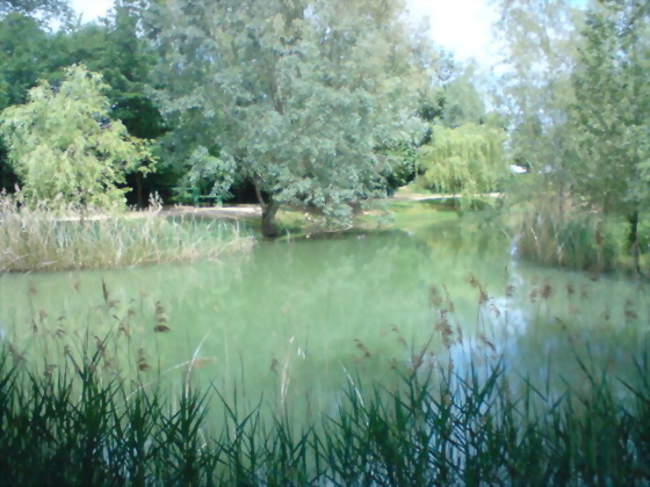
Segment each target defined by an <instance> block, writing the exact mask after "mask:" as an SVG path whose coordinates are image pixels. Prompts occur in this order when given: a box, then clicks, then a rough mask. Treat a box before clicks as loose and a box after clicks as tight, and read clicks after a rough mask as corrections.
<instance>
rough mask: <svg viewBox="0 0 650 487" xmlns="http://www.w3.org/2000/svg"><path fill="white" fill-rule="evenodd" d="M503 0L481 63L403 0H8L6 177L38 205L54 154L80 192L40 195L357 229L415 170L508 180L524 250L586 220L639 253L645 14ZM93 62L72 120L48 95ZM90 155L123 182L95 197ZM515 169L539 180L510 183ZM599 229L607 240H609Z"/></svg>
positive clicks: (638, 6)
mask: <svg viewBox="0 0 650 487" xmlns="http://www.w3.org/2000/svg"><path fill="white" fill-rule="evenodd" d="M494 5H495V8H497V9H498V10H499V17H498V18H499V21H498V25H497V28H498V29H497V30H498V32H499V33H500V36H501V42H502V51H501V52H502V53H503V59H502V60H501V61H502V62H501V67H500V69H499V70H498V71H496V73H492V74H490V75H485V74H481V73H480V72H479V71H478V70H477V69H476V67H475V66H473V65H472V64H471V63H466V64H461V63H458V62H455V61H454V58H453V55H452V54H450V53H445V52H444V51H443V50H441V49H439V48H438V47H436V46H435V45H433V44H432V42H431V40H430V37H429V36H428V33H427V32H426V31H425V30H422V29H417V28H415V27H414V26H413V25H411V24H408V23H407V22H406V21H405V20H404V19H405V13H404V11H403V5H402V2H399V1H398V0H386V1H383V2H380V3H378V2H376V1H372V0H355V1H354V2H349V1H343V0H291V1H289V0H269V1H264V2H261V1H259V0H247V1H243V2H242V1H235V0H228V1H222V2H218V3H215V2H209V1H207V0H196V1H193V2H186V1H180V0H170V1H166V2H156V1H146V0H117V1H116V3H115V6H114V8H113V10H112V11H111V12H110V14H109V15H108V16H107V17H106V18H105V19H102V20H101V21H99V22H95V23H91V24H80V23H79V22H78V21H75V20H74V16H73V14H72V12H71V10H70V7H69V6H68V4H67V3H66V2H64V1H62V0H38V1H34V0H30V1H27V0H3V1H0V108H1V109H6V108H8V107H14V108H11V109H9V110H5V111H3V112H2V115H1V116H0V122H1V123H0V126H1V127H4V128H2V129H1V130H0V132H1V135H0V137H1V138H2V139H1V140H0V146H1V148H0V185H2V187H4V188H6V189H7V190H9V191H11V190H12V189H13V188H14V186H15V184H16V183H19V184H21V186H22V187H23V188H25V187H27V188H26V189H29V190H30V191H31V193H30V194H32V195H33V197H34V198H39V199H40V200H43V199H46V193H47V192H46V191H45V190H44V189H39V190H38V191H36V190H34V188H35V186H34V184H33V183H32V182H31V181H33V180H34V178H40V179H41V180H43V179H45V180H46V182H48V184H49V182H50V181H55V180H59V183H60V184H62V185H63V183H62V182H61V181H60V180H61V179H62V178H56V177H49V178H45V177H44V176H43V174H45V173H47V171H43V170H42V168H43V167H44V165H45V164H49V169H48V170H49V171H50V172H52V171H53V173H56V174H59V175H60V174H65V175H66V176H65V179H66V181H65V183H66V184H65V185H63V186H65V187H66V188H67V189H66V190H65V191H64V190H61V189H60V188H59V187H49V189H48V191H50V193H57V194H68V195H72V194H76V195H77V200H79V201H80V202H81V203H82V204H83V203H85V202H88V201H91V200H92V201H96V200H97V199H98V198H96V195H97V194H98V193H101V192H110V191H114V190H115V189H116V188H117V189H126V190H127V191H126V196H127V198H128V202H129V203H130V204H138V205H144V204H146V201H147V199H148V195H149V194H151V193H153V192H154V191H155V192H157V193H158V194H160V195H161V196H162V198H163V199H164V200H165V201H166V202H181V203H184V202H192V201H194V202H196V201H197V197H198V196H200V195H203V196H210V197H212V198H213V199H216V200H221V201H228V200H232V199H238V200H240V201H242V200H248V201H257V202H259V203H261V205H262V209H263V229H264V233H265V234H267V235H273V234H274V233H275V232H276V230H275V226H274V217H275V214H276V212H277V210H278V208H280V207H281V206H287V205H288V206H293V207H300V208H304V209H307V210H309V211H312V212H318V213H320V214H321V215H323V217H324V218H325V219H326V220H327V221H330V222H342V221H343V222H345V221H348V220H349V219H350V217H351V215H352V213H353V212H354V211H355V210H356V209H357V208H358V207H359V203H360V202H362V201H363V200H365V199H368V198H371V197H377V196H382V195H386V194H390V193H391V192H392V191H393V190H394V189H395V188H396V187H398V186H401V185H404V184H407V183H409V182H411V181H414V180H415V182H414V185H415V186H416V187H418V188H420V189H424V190H431V191H440V192H454V193H456V192H461V193H465V194H466V195H468V196H471V195H476V194H481V193H486V192H490V191H495V190H499V191H503V190H505V189H507V190H508V194H509V195H511V196H515V197H516V196H520V198H515V200H514V201H515V203H518V202H521V201H524V202H527V203H530V202H531V201H534V204H533V206H534V208H535V210H536V211H537V215H536V216H535V217H531V218H529V219H528V220H527V222H536V223H535V225H538V227H533V226H530V225H529V226H528V227H527V228H526V231H525V232H524V233H526V232H528V235H529V236H531V239H532V240H531V247H532V246H533V244H534V245H538V244H537V243H535V241H534V240H535V238H536V237H535V235H538V234H541V233H545V234H548V235H551V236H553V239H555V243H552V244H553V245H555V244H557V245H556V248H557V252H555V254H556V257H557V258H556V259H555V260H557V261H559V262H560V263H562V255H561V254H562V247H563V244H561V243H558V242H560V240H561V235H560V234H561V233H562V232H563V231H564V230H566V228H570V227H571V225H569V224H568V223H567V224H565V222H567V221H569V220H571V217H572V216H573V215H576V214H579V213H580V214H585V213H586V214H589V215H594V216H595V217H596V218H601V219H606V218H609V217H610V216H612V215H615V216H620V215H623V216H624V217H625V219H626V220H627V222H628V223H627V225H628V229H629V232H628V233H629V235H628V244H629V248H630V249H631V250H632V253H633V255H634V256H635V259H636V261H637V268H638V260H639V255H640V254H641V253H642V252H643V250H644V245H645V243H644V241H643V240H642V238H641V237H640V230H639V229H640V227H641V226H642V214H643V212H644V211H645V210H647V208H648V205H649V204H650V162H649V161H650V156H649V154H650V142H649V141H650V128H649V120H650V92H649V90H650V82H649V79H648V78H649V72H650V69H649V66H648V60H649V59H650V34H649V25H650V22H649V18H650V7H649V6H648V4H647V2H642V1H640V0H594V1H592V2H588V3H587V4H582V3H581V4H579V5H577V4H575V2H572V1H570V0H554V1H553V2H550V3H549V2H541V1H538V0H516V1H512V0H507V1H506V0H503V1H498V2H496V3H495V4H494ZM81 65H83V66H84V67H85V68H84V69H86V70H87V71H88V74H87V75H85V76H88V77H92V76H93V74H91V73H99V74H101V76H102V80H101V81H98V83H99V84H97V85H96V86H95V89H96V90H98V93H95V94H93V96H84V97H78V99H77V100H76V101H75V103H76V104H75V107H77V108H75V109H78V110H79V113H83V114H84V116H83V117H81V116H80V117H71V116H67V117H66V116H63V115H61V114H59V113H58V112H57V110H56V109H55V108H52V107H54V106H66V107H70V106H72V105H69V104H67V103H68V101H69V100H68V99H65V96H66V95H65V94H63V95H62V94H61V92H60V87H61V86H62V85H63V84H64V81H66V80H67V81H70V79H69V77H71V76H72V75H71V74H70V73H71V70H70V68H69V67H70V66H81ZM64 68H65V69H64ZM66 69H67V71H66ZM66 73H67V74H66ZM80 76H81V75H80ZM66 77H68V78H66ZM81 78H83V76H81ZM39 80H45V81H47V84H45V83H44V82H40V81H39ZM39 83H40V84H39ZM102 83H103V84H102ZM32 89H38V90H40V91H37V92H30V90H32ZM73 91H74V90H73ZM38 93H41V95H42V96H41V95H38ZM39 96H40V98H39ZM61 96H63V97H64V100H63V101H61V100H60V97H61ZM94 96H105V99H100V98H97V100H96V101H97V105H96V106H95V108H91V107H89V106H88V104H85V105H84V104H83V103H80V102H79V100H80V99H83V98H93V97H94ZM37 98H38V103H40V105H36V106H40V108H39V109H38V110H36V111H35V108H34V106H35V105H31V104H32V103H35V102H36V99H37ZM56 100H59V101H56ZM66 100H68V101H66ZM55 102H56V103H58V105H56V103H55ZM50 103H52V104H53V105H52V104H50ZM20 106H22V107H24V108H22V109H19V108H16V107H20ZM67 110H68V112H70V109H69V108H68V109H67ZM36 112H38V113H39V114H40V115H39V116H40V118H38V122H36V121H35V120H37V119H36V118H34V115H33V114H34V113H36ZM59 115H61V116H59ZM82 119H83V120H86V121H87V123H86V124H85V125H84V127H83V128H82V127H80V124H77V126H76V127H75V129H74V130H68V129H67V128H65V124H64V123H63V120H68V121H67V122H65V123H72V122H71V120H82ZM120 124H121V125H120ZM122 127H123V128H122ZM108 128H111V129H112V130H113V133H114V134H117V136H118V138H121V139H122V140H123V141H128V142H131V143H134V144H136V146H137V147H139V148H140V149H138V150H140V152H138V154H139V156H137V157H135V156H134V157H135V159H133V158H132V157H131V156H133V154H134V152H133V151H131V152H128V151H127V152H128V155H129V156H128V157H127V156H125V155H124V154H127V153H122V154H121V155H120V151H119V150H117V149H115V147H116V146H114V145H111V144H104V145H101V144H99V145H97V144H95V142H94V141H95V139H94V137H95V136H91V135H89V134H93V133H94V134H96V135H99V134H104V130H105V129H108ZM75 134H76V135H75ZM73 135H75V136H74V137H73ZM129 138H130V139H129ZM82 140H85V141H86V142H85V143H84V142H81V141H82ZM34 141H38V143H36V142H34ZM88 141H91V142H90V143H88ZM142 141H144V142H142ZM138 144H140V145H138ZM120 147H122V146H120ZM120 150H121V149H120ZM124 150H126V149H124ZM134 150H135V149H134ZM143 150H144V151H143ZM12 154H13V156H12ZM30 161H31V162H30ZM84 161H85V162H84ZM88 161H92V162H93V164H94V166H93V167H99V168H101V167H104V168H108V170H105V171H99V172H98V174H104V175H105V174H108V175H109V177H108V178H107V179H104V180H103V181H102V182H100V183H99V185H97V184H96V185H95V186H94V187H93V188H92V191H93V192H92V194H91V193H89V191H88V186H89V185H90V186H92V184H90V183H89V182H87V181H86V182H83V181H81V179H82V177H81V175H82V174H83V173H84V171H85V169H84V168H87V167H89V166H92V165H93V164H90V163H89V162H88ZM511 164H515V165H517V166H519V168H520V170H526V171H527V172H528V174H527V175H526V176H524V177H520V178H514V177H510V176H509V166H510V165H511ZM86 176H87V175H86ZM111 178H112V179H111ZM86 179H88V178H87V177H86ZM91 179H92V178H91ZM513 179H516V184H515V185H508V182H512V180H513ZM95 180H97V178H95ZM66 191H67V193H66ZM68 197H71V196H68ZM100 199H101V198H100ZM540 222H541V223H540ZM544 222H545V223H544ZM557 222H560V223H559V224H558V223H557ZM599 225H600V223H596V225H595V226H596V227H597V228H600V227H599ZM601 226H602V225H601ZM551 227H552V228H551ZM571 228H572V227H571ZM563 229H564V230H563ZM601 233H602V232H601ZM595 235H596V237H598V238H596V239H595V240H596V244H597V245H596V247H597V246H598V245H600V243H598V242H602V241H604V240H605V238H604V237H603V236H602V235H600V234H599V231H596V233H595ZM599 235H600V236H599ZM550 246H552V245H546V244H545V245H543V247H544V248H549V247H550ZM595 252H596V254H598V253H599V252H600V253H601V254H602V252H601V251H600V250H598V248H596V250H595Z"/></svg>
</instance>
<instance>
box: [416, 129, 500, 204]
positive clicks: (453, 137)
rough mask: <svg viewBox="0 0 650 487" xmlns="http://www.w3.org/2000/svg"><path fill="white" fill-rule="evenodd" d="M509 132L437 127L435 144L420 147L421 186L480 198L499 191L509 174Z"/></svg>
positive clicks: (434, 136) (433, 141)
mask: <svg viewBox="0 0 650 487" xmlns="http://www.w3.org/2000/svg"><path fill="white" fill-rule="evenodd" d="M505 136H506V134H505V132H504V131H503V130H501V129H498V128H494V127H489V126H486V125H474V124H466V125H462V126H460V127H458V128H453V129H452V128H447V127H442V126H434V127H433V135H432V141H431V143H429V144H427V145H424V146H422V147H420V149H419V154H418V165H419V168H420V171H421V172H422V174H421V175H420V176H419V177H418V180H417V184H418V185H420V186H421V187H423V188H426V189H429V190H433V191H438V192H442V193H463V194H465V195H468V196H472V195H474V196H476V195H478V194H480V193H487V192H490V191H495V190H497V189H498V187H499V186H498V185H499V182H500V181H501V180H502V179H503V178H504V177H505V176H506V175H507V174H508V172H507V171H508V165H507V160H506V156H505V153H504V149H503V144H504V142H505Z"/></svg>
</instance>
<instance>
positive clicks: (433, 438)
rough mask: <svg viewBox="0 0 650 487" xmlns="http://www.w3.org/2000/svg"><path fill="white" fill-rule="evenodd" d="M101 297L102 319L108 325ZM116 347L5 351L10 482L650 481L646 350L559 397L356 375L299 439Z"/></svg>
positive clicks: (509, 385)
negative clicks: (383, 381) (118, 356)
mask: <svg viewBox="0 0 650 487" xmlns="http://www.w3.org/2000/svg"><path fill="white" fill-rule="evenodd" d="M106 297H107V303H106V306H100V308H108V309H109V311H108V313H111V314H113V313H114V311H112V310H110V308H111V304H110V301H109V300H108V295H107V294H106ZM125 321H128V317H125V318H124V320H123V321H120V323H121V324H120V325H119V326H121V327H126V326H128V323H127V324H125ZM35 323H36V322H35ZM116 326H117V325H116ZM59 329H60V328H59ZM53 336H56V337H58V338H59V340H60V337H61V336H62V335H59V334H58V333H57V334H54V333H53ZM118 340H119V341H120V342H121V343H120V346H124V347H128V346H130V345H128V344H127V343H126V341H127V340H130V338H128V336H127V335H126V334H125V336H124V337H122V334H121V333H117V334H115V335H113V336H112V337H111V339H110V340H109V339H103V340H102V339H100V338H96V343H95V344H94V345H91V344H90V343H88V342H86V344H85V345H82V346H81V351H80V352H78V351H77V350H76V348H77V347H74V348H72V347H67V346H66V347H65V350H66V351H65V352H64V356H63V357H61V358H60V359H59V362H57V363H52V362H47V361H45V363H44V364H43V365H39V366H38V367H36V366H30V365H29V364H26V363H25V362H26V361H25V358H24V357H23V356H22V354H21V351H19V350H17V349H16V348H15V347H14V346H13V345H12V344H10V343H8V344H5V342H3V344H2V349H1V350H0V397H2V398H3V400H2V401H0V428H1V430H2V432H3V434H2V435H0V478H2V480H3V482H4V483H6V484H7V485H21V486H60V485H93V486H97V487H104V486H114V485H123V486H170V485H179V486H180V485H192V486H212V485H220V486H241V485H246V486H258V485H259V486H269V485H277V486H280V485H282V486H294V485H295V486H306V485H314V486H317V485H345V486H367V485H391V486H414V487H415V486H418V487H419V486H425V485H459V486H474V485H484V484H487V485H520V484H522V485H523V484H525V485H539V486H546V485H581V484H583V483H584V482H585V479H589V480H590V482H591V483H593V484H595V485H601V484H602V485H610V484H611V485H646V484H647V483H648V481H649V480H650V470H649V468H648V464H649V462H650V449H649V448H648V431H650V407H649V405H650V384H649V382H648V378H647V374H648V373H649V372H650V363H649V362H648V356H647V351H646V355H641V356H639V357H637V358H635V362H634V363H635V365H636V368H634V367H633V369H634V371H633V372H632V373H631V374H630V375H631V376H632V380H629V379H628V378H624V379H622V378H621V381H622V382H623V384H624V385H625V387H626V388H625V389H624V388H623V386H622V385H621V384H619V381H618V380H617V379H619V378H617V377H614V376H612V374H611V372H610V371H609V370H608V369H607V368H606V367H602V368H599V367H594V366H593V364H590V363H589V362H586V361H583V360H582V359H581V358H580V357H576V360H577V362H578V363H579V365H580V367H581V369H582V371H583V375H584V377H585V379H584V384H583V385H582V387H580V388H577V387H575V388H572V387H569V386H566V387H565V390H563V391H561V392H560V393H559V394H555V393H554V392H553V391H549V390H545V389H544V388H543V387H542V388H536V387H535V386H534V385H532V384H531V383H530V382H528V381H525V380H511V379H509V378H508V376H507V375H506V370H505V367H504V366H488V367H487V370H486V371H485V372H482V370H481V369H482V368H483V367H486V366H485V364H481V365H480V368H479V365H478V364H476V363H472V364H470V366H469V368H468V370H467V371H466V372H464V373H462V374H461V373H458V374H454V375H452V374H450V373H448V372H447V373H446V372H442V371H436V372H434V373H433V374H432V375H431V376H430V378H429V379H421V378H420V377H419V376H418V375H417V374H409V375H406V376H404V377H403V380H402V383H401V385H400V386H399V387H397V388H395V389H394V390H392V389H391V390H389V389H388V388H386V387H381V386H380V385H377V384H374V385H370V386H364V385H363V384H361V383H360V382H359V381H356V380H353V379H352V378H350V382H349V384H348V385H347V387H345V388H344V389H343V391H341V393H340V394H339V395H338V399H337V400H336V403H337V404H336V406H335V407H334V408H333V411H332V413H331V414H329V415H323V416H322V417H320V418H314V419H313V420H311V421H310V423H311V424H310V425H309V427H308V428H303V429H298V428H297V427H295V424H294V422H293V421H295V418H293V417H292V415H291V413H290V412H289V411H286V410H285V411H283V412H282V413H281V414H277V413H276V414H272V415H271V416H269V415H268V414H265V413H267V412H266V411H265V409H267V408H266V405H258V406H257V407H255V408H252V409H251V410H248V409H244V408H243V407H242V406H241V405H238V403H237V402H236V401H234V402H227V401H226V400H225V399H223V398H222V401H221V402H219V401H214V399H213V397H212V394H211V391H212V389H211V390H210V391H206V392H204V391H201V390H197V388H196V387H194V386H193V385H192V384H191V382H189V379H190V375H191V370H192V367H193V366H194V361H193V360H191V361H189V362H188V363H187V364H183V365H185V366H186V369H187V380H188V382H187V383H186V384H185V386H184V387H183V391H182V392H176V393H173V394H172V395H169V394H165V393H164V390H165V389H164V388H162V387H160V386H159V385H158V384H159V381H156V380H155V379H154V380H151V381H150V380H148V379H147V380H145V379H144V377H146V376H145V372H146V368H148V365H147V364H146V362H143V361H142V360H141V358H142V357H140V358H139V359H138V362H137V366H138V368H139V371H138V380H127V379H126V378H125V377H124V376H123V375H122V373H121V372H120V371H116V370H115V364H112V363H111V362H110V359H109V357H110V356H112V353H113V351H114V349H115V348H116V343H115V342H116V341H118ZM123 344H124V345H123ZM54 348H56V349H60V348H62V347H54ZM132 358H133V359H135V358H136V356H134V357H132ZM134 361H135V360H134ZM39 364H40V361H39ZM145 365H147V367H145ZM450 368H451V367H450ZM184 369H185V367H184ZM183 371H184V372H185V370H183ZM244 386H245V384H242V388H243V387H244ZM214 402H216V403H217V404H216V406H217V407H218V409H220V410H221V411H222V414H223V416H222V417H221V418H220V417H219V416H218V415H215V414H214V410H215V409H217V407H215V404H214ZM310 419H312V418H310ZM215 424H216V425H218V426H219V429H218V430H217V428H215Z"/></svg>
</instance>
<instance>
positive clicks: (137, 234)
mask: <svg viewBox="0 0 650 487" xmlns="http://www.w3.org/2000/svg"><path fill="white" fill-rule="evenodd" d="M160 210H161V208H160V205H159V204H157V203H156V202H155V201H154V202H153V204H152V206H150V208H149V209H147V210H144V211H140V212H135V213H130V214H124V213H119V212H117V213H111V212H108V213H106V212H102V213H99V212H94V211H92V210H90V209H87V208H76V207H72V206H65V205H63V206H61V207H59V208H58V209H57V210H56V211H53V210H52V209H51V208H50V207H45V206H42V205H36V206H28V205H25V204H23V202H22V201H21V196H20V194H18V195H7V194H1V195H0V272H24V271H34V270H52V271H54V270H67V269H85V268H113V267H124V266H132V265H140V264H150V263H160V262H176V261H187V260H192V259H196V258H204V257H205V258H216V257H218V256H219V255H221V254H223V253H224V252H228V251H233V250H241V249H248V248H250V247H251V245H252V239H251V238H247V237H245V236H243V235H242V232H241V231H240V228H239V226H238V225H236V224H233V223H230V222H224V221H211V222H206V221H199V220H196V219H192V218H190V217H176V218H174V219H171V218H166V217H164V216H163V215H162V214H161V212H160Z"/></svg>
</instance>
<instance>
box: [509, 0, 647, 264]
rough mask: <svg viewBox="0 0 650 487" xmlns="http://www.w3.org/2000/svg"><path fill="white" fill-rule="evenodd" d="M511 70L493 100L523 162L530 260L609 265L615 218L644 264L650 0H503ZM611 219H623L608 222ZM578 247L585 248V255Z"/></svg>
mask: <svg viewBox="0 0 650 487" xmlns="http://www.w3.org/2000/svg"><path fill="white" fill-rule="evenodd" d="M499 8H500V12H499V13H500V16H499V18H500V21H499V24H498V26H497V27H498V31H499V32H500V33H501V37H502V39H501V40H502V42H503V46H504V51H503V52H504V61H505V65H506V66H507V69H506V70H505V71H504V73H503V74H502V75H501V77H500V81H499V89H498V90H497V93H498V95H499V99H498V100H497V101H498V104H499V106H500V107H501V111H502V112H503V113H504V114H505V115H506V116H507V118H508V120H509V153H510V157H512V159H513V160H514V161H515V162H516V163H517V164H520V165H522V166H525V167H527V168H528V170H529V172H530V175H529V177H528V178H527V180H526V184H521V185H519V188H518V189H519V190H520V191H519V193H518V195H517V194H516V193H515V196H519V200H520V201H521V200H525V201H531V200H532V201H533V202H534V205H533V206H534V211H533V212H532V214H530V215H529V218H528V220H527V222H526V223H525V225H524V229H523V230H524V231H523V232H522V237H523V238H522V245H523V246H524V247H527V248H529V249H531V250H533V252H532V253H533V254H535V255H534V257H535V258H537V259H539V258H540V257H541V256H542V255H545V256H546V257H544V258H543V260H546V261H548V262H549V263H553V264H557V263H559V264H566V263H567V260H569V259H567V255H568V254H570V253H574V251H573V250H572V247H575V244H576V242H577V240H579V239H581V242H580V244H579V246H580V247H581V248H582V249H587V248H588V249H589V254H590V255H589V256H586V255H583V257H582V258H580V259H578V260H577V261H578V262H579V264H577V265H576V266H578V267H585V268H586V267H593V268H595V269H596V270H602V269H604V268H607V267H611V263H610V262H608V258H607V255H611V254H612V249H613V246H612V245H610V243H611V240H612V234H611V232H609V231H608V228H610V227H612V225H611V223H612V222H613V221H615V220H617V219H621V218H624V219H625V220H626V222H627V248H628V250H629V251H631V254H632V257H633V266H634V267H635V268H636V271H637V272H640V255H641V253H642V252H647V251H648V249H649V248H650V247H649V245H650V240H649V235H648V234H649V232H648V231H647V230H646V232H645V233H644V234H643V235H642V232H641V231H640V229H641V226H642V214H643V213H644V212H646V211H647V210H648V208H649V206H650V4H649V3H648V2H644V1H641V0H598V1H591V2H586V5H585V4H583V3H576V2H572V1H570V0H554V1H552V2H538V1H534V0H515V1H501V2H499ZM613 227H614V228H618V227H620V225H614V226H613ZM582 253H583V254H584V253H585V252H582Z"/></svg>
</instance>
